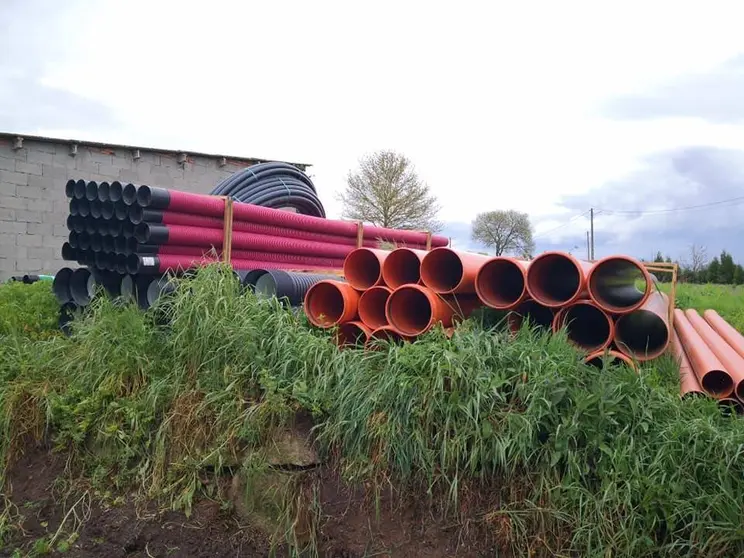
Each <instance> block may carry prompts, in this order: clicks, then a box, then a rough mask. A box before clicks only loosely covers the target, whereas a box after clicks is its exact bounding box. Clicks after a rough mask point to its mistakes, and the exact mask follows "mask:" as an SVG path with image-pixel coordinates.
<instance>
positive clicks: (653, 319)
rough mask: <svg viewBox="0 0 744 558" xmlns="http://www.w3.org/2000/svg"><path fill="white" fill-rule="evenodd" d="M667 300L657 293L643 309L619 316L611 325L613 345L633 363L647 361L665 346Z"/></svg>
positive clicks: (667, 321) (651, 295) (666, 338)
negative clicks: (612, 325) (612, 327)
mask: <svg viewBox="0 0 744 558" xmlns="http://www.w3.org/2000/svg"><path fill="white" fill-rule="evenodd" d="M670 338H671V330H670V328H669V298H668V297H667V296H666V295H665V294H664V293H662V292H660V291H655V292H653V293H651V294H650V295H649V297H648V298H647V299H646V302H644V303H643V306H641V307H640V308H638V309H637V310H633V311H632V312H630V313H629V314H622V315H621V316H620V317H619V318H618V319H617V322H615V344H616V345H617V346H618V348H619V349H620V351H622V352H624V353H626V354H628V355H630V356H632V357H633V358H635V359H636V360H639V361H645V360H651V359H654V358H656V357H658V356H661V355H662V354H664V351H666V349H667V347H668V346H669V339H670Z"/></svg>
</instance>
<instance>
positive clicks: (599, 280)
mask: <svg viewBox="0 0 744 558" xmlns="http://www.w3.org/2000/svg"><path fill="white" fill-rule="evenodd" d="M638 279H643V281H644V282H645V288H644V290H643V291H639V290H638V288H637V287H636V285H635V283H636V280H638ZM586 286H587V289H588V291H589V296H590V298H591V299H592V300H593V301H594V303H595V304H596V305H597V306H599V307H600V308H601V309H602V310H604V311H605V312H610V313H612V314H628V313H630V312H632V311H633V310H637V309H638V308H640V307H641V306H643V304H644V303H645V302H646V300H647V299H648V297H649V296H650V295H651V291H652V289H653V286H654V285H653V281H652V280H651V275H650V274H649V272H648V270H646V268H645V267H643V264H641V262H639V261H638V260H636V259H635V258H630V257H628V256H607V257H606V258H602V259H601V260H599V261H598V262H596V263H595V264H594V265H593V266H592V268H591V269H590V270H589V274H588V275H587V278H586Z"/></svg>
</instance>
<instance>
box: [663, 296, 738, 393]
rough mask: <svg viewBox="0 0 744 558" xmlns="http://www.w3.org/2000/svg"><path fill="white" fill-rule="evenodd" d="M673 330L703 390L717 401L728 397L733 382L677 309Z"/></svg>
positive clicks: (688, 321) (683, 314) (685, 317)
mask: <svg viewBox="0 0 744 558" xmlns="http://www.w3.org/2000/svg"><path fill="white" fill-rule="evenodd" d="M674 328H675V329H676V330H677V334H678V335H679V340H680V342H681V343H682V346H683V347H684V348H685V352H686V353H687V358H688V359H689V360H690V366H692V370H693V372H695V376H697V379H698V382H700V385H701V386H702V388H703V390H705V392H706V393H708V394H709V395H711V396H713V397H716V398H719V399H721V398H726V397H728V396H730V395H731V392H733V391H734V380H733V379H732V378H731V376H730V375H729V373H728V372H727V371H726V369H725V368H724V366H723V364H722V363H721V361H720V360H718V357H716V355H715V354H714V353H713V351H711V350H710V347H708V345H707V344H706V343H705V341H704V340H703V338H702V337H701V336H700V334H699V333H698V332H697V330H696V329H695V328H694V327H692V324H691V323H690V320H688V319H687V316H686V315H685V313H684V312H683V311H682V310H680V309H679V308H675V310H674Z"/></svg>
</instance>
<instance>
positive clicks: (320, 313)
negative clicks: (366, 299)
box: [305, 280, 359, 328]
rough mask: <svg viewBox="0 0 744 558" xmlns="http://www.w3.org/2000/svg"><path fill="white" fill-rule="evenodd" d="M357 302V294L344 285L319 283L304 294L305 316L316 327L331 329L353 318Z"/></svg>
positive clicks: (329, 281) (334, 282) (333, 282)
mask: <svg viewBox="0 0 744 558" xmlns="http://www.w3.org/2000/svg"><path fill="white" fill-rule="evenodd" d="M358 300H359V294H358V293H357V292H356V291H355V290H354V289H352V288H351V286H349V285H347V284H346V283H340V282H338V281H333V280H325V281H320V282H318V283H315V285H313V286H312V287H310V289H308V291H307V293H306V294H305V314H306V315H307V317H308V319H309V320H310V323H312V324H313V325H315V326H317V327H323V328H329V327H333V326H335V325H336V324H338V323H340V322H345V321H349V320H351V319H352V318H354V317H355V315H356V310H357V309H356V306H357V303H358Z"/></svg>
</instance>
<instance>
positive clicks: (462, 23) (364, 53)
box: [0, 0, 744, 259]
mask: <svg viewBox="0 0 744 558" xmlns="http://www.w3.org/2000/svg"><path fill="white" fill-rule="evenodd" d="M742 16H744V5H740V2H735V1H731V2H716V1H710V2H705V3H704V2H683V1H679V0H676V1H669V2H667V1H662V0H655V1H654V2H648V1H644V2H641V1H628V0H626V1H624V2H607V1H598V0H590V1H570V0H564V1H563V2H551V1H548V0H545V1H540V2H529V1H525V2H512V1H491V2H486V1H483V2H468V1H460V2H457V3H452V2H447V3H445V2H434V1H431V0H430V1H425V2H424V1H422V2H416V1H410V0H408V1H402V0H398V1H388V0H376V1H374V2H348V1H347V2H324V1H321V0H318V1H315V2H307V1H297V2H289V1H280V0H274V1H272V2H265V1H263V2H254V1H245V2H238V1H234V2H228V1H220V0H211V1H210V2H195V1H194V2H189V1H184V0H181V1H167V0H158V1H157V2H153V1H145V0H126V1H103V0H66V1H65V2H60V1H59V0H48V1H47V0H0V49H1V50H0V129H2V130H4V131H12V132H25V133H33V134H43V135H51V136H62V137H69V138H78V139H89V140H97V141H104V142H112V143H128V144H136V145H151V146H156V147H163V148H172V149H184V150H194V151H196V150H199V151H207V152H219V153H226V154H232V155H241V156H247V157H250V156H255V157H263V158H272V159H281V160H289V161H298V162H307V163H311V164H313V168H312V170H311V172H312V175H313V179H314V181H315V183H316V185H317V187H318V191H319V193H320V195H321V198H322V201H323V202H324V204H325V206H326V209H327V211H328V213H329V215H330V216H337V215H338V214H339V213H340V208H339V207H338V205H337V203H336V201H335V199H334V192H336V191H338V190H339V189H340V188H342V187H343V185H344V180H345V176H346V173H347V171H348V170H349V169H350V168H353V167H354V166H355V164H356V162H357V160H358V158H359V157H360V156H362V155H364V154H365V153H369V152H372V151H375V150H377V149H381V148H391V149H396V150H399V151H401V152H403V153H405V154H406V155H407V156H408V157H409V158H411V159H412V160H413V162H414V163H415V165H416V168H417V170H418V171H419V173H420V175H421V176H422V177H423V178H424V179H425V180H426V181H427V182H428V183H429V184H430V186H431V188H432V189H433V191H434V193H435V194H436V195H437V196H438V197H439V199H440V201H441V203H442V205H443V207H444V209H443V212H442V215H441V217H442V219H443V220H444V221H446V222H447V229H446V232H447V233H448V234H450V235H452V236H453V238H454V243H455V245H456V246H460V247H470V243H469V240H468V238H469V223H470V221H471V220H472V219H473V217H474V216H475V214H476V213H477V212H479V211H483V210H488V209H517V210H520V211H527V212H529V214H530V216H531V218H532V221H533V223H534V225H535V230H536V237H537V241H538V247H539V248H549V247H558V248H562V249H574V246H580V248H579V249H574V251H575V252H577V253H584V252H583V250H584V244H583V242H584V234H585V230H586V229H587V221H586V220H585V218H583V217H581V218H576V216H577V215H581V214H582V213H584V212H585V211H587V210H588V209H589V208H590V207H595V208H598V209H601V210H602V211H601V212H599V215H598V217H597V220H596V227H597V255H598V256H601V255H606V253H609V252H615V251H624V252H630V253H633V254H635V255H637V256H641V257H649V256H651V255H653V253H654V252H655V251H656V250H662V251H665V252H666V253H669V254H670V255H671V256H672V257H674V258H678V257H680V256H682V255H684V253H685V251H686V250H687V246H688V245H689V244H690V243H692V242H700V243H705V244H706V245H707V246H708V249H709V251H711V252H715V251H720V249H721V248H728V249H729V250H730V251H732V252H734V253H735V255H738V256H739V257H740V258H742V259H744V247H742V246H740V245H741V244H742V243H741V242H740V240H739V239H732V238H731V237H730V235H731V234H737V231H738V234H739V237H741V232H742V226H741V225H739V223H738V222H739V221H741V220H742V219H741V215H743V214H744V199H742V200H740V201H739V202H738V203H739V204H741V205H738V206H737V205H736V203H737V202H732V203H727V204H719V205H715V206H711V207H707V208H698V209H692V210H689V211H672V212H668V211H663V210H667V209H675V208H681V207H689V206H697V205H700V204H706V203H710V202H714V201H718V200H725V199H730V198H734V197H736V196H737V195H739V196H744V185H743V184H744V181H742V180H741V179H742V178H744V156H742V152H741V151H740V150H742V149H744V101H742V99H744V33H742V32H741V27H742V24H741V22H742V21H743V17H742ZM647 190H648V194H647V193H646V191H647ZM611 211H612V212H614V213H611ZM620 211H622V212H623V213H620ZM638 211H655V212H656V213H651V214H645V215H639V214H637V213H633V212H638ZM733 221H737V222H733ZM566 223H568V224H566ZM737 227H738V229H737Z"/></svg>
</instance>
